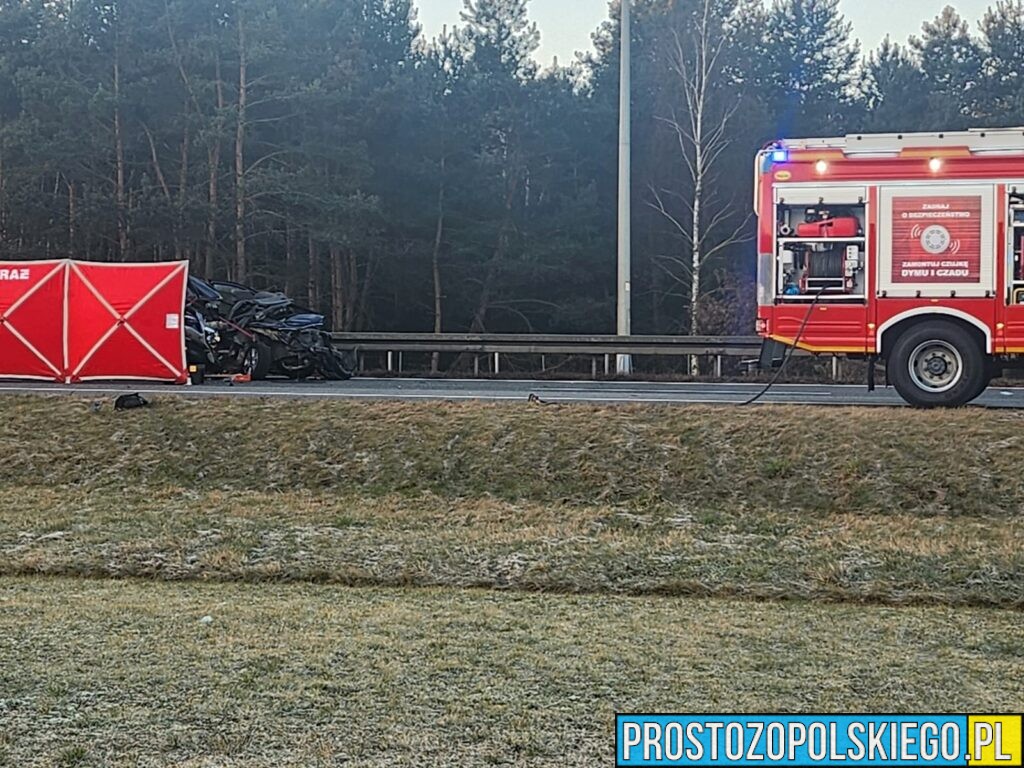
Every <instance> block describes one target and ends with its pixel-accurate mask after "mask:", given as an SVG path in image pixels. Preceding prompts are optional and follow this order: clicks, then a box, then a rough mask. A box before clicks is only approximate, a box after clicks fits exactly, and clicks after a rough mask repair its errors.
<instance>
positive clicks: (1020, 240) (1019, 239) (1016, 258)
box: [1007, 193, 1024, 304]
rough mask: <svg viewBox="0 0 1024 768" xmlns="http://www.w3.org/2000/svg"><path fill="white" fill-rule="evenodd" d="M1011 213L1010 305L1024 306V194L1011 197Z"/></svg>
mask: <svg viewBox="0 0 1024 768" xmlns="http://www.w3.org/2000/svg"><path fill="white" fill-rule="evenodd" d="M1009 213H1010V215H1009V218H1008V219H1007V222H1008V225H1007V230H1008V234H1009V238H1010V250H1009V253H1010V259H1011V260H1010V274H1011V283H1012V284H1011V286H1010V303H1011V304H1024V194H1016V193H1014V194H1011V195H1010V211H1009Z"/></svg>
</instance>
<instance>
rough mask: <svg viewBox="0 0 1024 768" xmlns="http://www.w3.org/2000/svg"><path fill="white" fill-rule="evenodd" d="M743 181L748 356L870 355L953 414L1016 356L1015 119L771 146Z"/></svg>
mask: <svg viewBox="0 0 1024 768" xmlns="http://www.w3.org/2000/svg"><path fill="white" fill-rule="evenodd" d="M755 189H756V192H755V209H756V213H757V216H758V236H757V244H758V283H757V284H758V320H757V326H758V328H757V330H758V333H759V334H760V335H761V336H763V337H764V338H765V340H766V353H765V355H764V356H763V357H762V360H763V361H768V362H774V363H775V364H777V363H778V361H779V359H780V355H779V353H778V351H779V350H780V349H782V348H784V347H797V348H800V349H804V350H807V351H809V352H812V353H823V354H845V355H847V356H850V357H857V358H863V359H866V360H868V361H869V362H870V363H871V365H870V366H869V368H870V369H873V367H874V364H875V362H876V361H879V362H883V363H884V364H885V366H886V375H887V379H888V381H889V382H890V383H891V384H892V385H893V386H894V387H895V388H896V390H897V391H898V392H899V394H900V395H901V396H902V397H903V398H904V399H905V400H906V401H907V402H909V403H911V404H912V405H916V406H920V407H942V406H947V407H956V406H962V405H965V404H967V403H969V402H971V401H972V400H974V399H976V398H977V397H979V396H980V395H981V394H982V392H984V391H985V389H986V388H987V387H988V385H989V384H990V383H991V381H992V379H993V378H994V377H995V376H997V375H999V374H1000V373H1001V372H1002V369H1004V368H1007V367H1015V366H1017V365H1020V364H1021V361H1022V360H1024V128H1015V129H997V130H972V131H962V132H953V133H904V134H875V135H852V136H847V137H845V138H832V139H798V140H792V141H789V140H786V141H779V142H777V143H774V144H772V145H770V146H768V147H767V148H765V149H764V150H763V151H762V152H760V153H759V154H758V157H757V168H756V185H755ZM870 378H871V381H870V384H871V385H873V381H874V377H873V374H872V376H871V377H870Z"/></svg>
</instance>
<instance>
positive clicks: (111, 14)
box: [0, 0, 1024, 333]
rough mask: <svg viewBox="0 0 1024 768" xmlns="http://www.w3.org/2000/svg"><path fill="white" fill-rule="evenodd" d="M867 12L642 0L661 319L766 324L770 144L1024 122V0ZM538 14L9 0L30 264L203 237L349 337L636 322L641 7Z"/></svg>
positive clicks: (476, 4) (1, 153)
mask: <svg viewBox="0 0 1024 768" xmlns="http://www.w3.org/2000/svg"><path fill="white" fill-rule="evenodd" d="M837 4H838V0H774V2H772V3H769V4H765V3H762V2H761V0H636V3H635V5H636V11H635V28H634V31H633V37H634V67H635V71H634V79H635V87H634V141H635V146H634V183H635V188H634V212H635V217H634V272H635V277H634V286H633V295H634V299H633V306H634V313H635V321H634V327H635V330H636V331H637V332H653V333H688V332H691V331H700V332H705V333H748V332H749V331H750V318H751V313H752V306H751V305H752V303H753V291H752V282H753V277H752V270H753V263H754V258H753V251H752V244H751V234H752V218H751V211H750V208H751V198H752V183H753V178H752V177H753V154H754V152H755V151H756V150H757V149H758V148H759V147H760V146H763V145H764V144H765V143H766V142H767V141H770V140H772V139H774V138H778V137H781V136H788V137H795V136H808V135H839V134H843V133H846V132H853V131H897V130H899V131H911V130H930V129H938V130H953V129H958V128H966V127H973V126H979V127H980V126H996V125H1021V124H1024V82H1022V77H1024V68H1022V62H1024V0H1000V1H999V2H996V3H995V4H994V5H993V6H992V7H991V8H990V9H989V10H988V12H987V13H985V14H984V16H983V18H982V19H980V20H967V19H963V18H961V17H960V16H959V15H958V14H957V12H956V11H955V10H954V9H952V8H946V9H945V10H942V11H941V13H940V14H939V16H938V17H937V18H935V19H934V20H932V21H928V22H926V23H924V24H923V26H922V29H921V33H920V34H919V35H918V36H916V37H914V38H912V39H911V40H910V41H909V42H908V43H907V44H900V43H896V42H892V41H888V40H887V41H886V42H885V43H884V44H883V45H882V46H881V48H879V49H878V50H875V51H871V52H865V51H862V50H861V49H860V48H859V46H858V44H857V42H856V41H855V40H854V39H853V37H852V31H851V27H850V25H849V24H848V23H847V21H846V20H845V19H844V18H843V17H842V15H841V14H840V13H839V11H838V8H837ZM878 5H879V6H881V5H883V4H882V3H878ZM528 14H529V8H528V4H527V0H465V10H464V12H463V14H462V22H461V23H460V24H459V25H458V26H457V27H455V28H452V29H449V30H446V31H445V32H444V33H443V34H442V35H441V36H439V37H438V38H436V39H433V40H426V39H424V37H423V35H422V34H421V31H420V29H419V27H418V25H417V22H416V15H415V10H414V8H413V7H411V3H410V0H0V258H3V259H20V258H32V259H36V258H53V257H65V256H74V257H76V258H84V259H96V260H107V261H117V260H155V259H189V260H190V261H191V262H192V265H193V270H194V271H195V272H196V273H197V274H200V275H206V276H210V277H219V278H231V279H235V280H238V281H241V282H249V283H253V284H256V285H258V286H264V287H276V288H280V289H283V290H286V291H287V292H289V293H290V294H292V295H293V296H295V297H296V298H298V299H300V300H302V301H305V302H307V303H308V304H309V305H311V306H313V307H316V308H318V309H321V310H323V311H324V312H325V313H326V314H328V315H329V316H330V317H331V318H332V321H333V324H334V326H335V327H336V328H338V329H349V330H362V329H375V330H401V331H429V330H445V331H466V330H474V331H492V332H498V331H518V332H528V331H536V332H566V333H572V332H611V331H613V329H614V322H615V210H616V205H615V193H616V144H617V123H616V121H617V112H616V109H617V99H618V27H617V23H616V21H615V19H616V18H617V7H616V6H615V5H614V4H613V5H612V7H611V9H610V15H609V21H608V22H606V23H605V24H604V25H603V26H602V27H601V28H600V29H598V30H597V31H596V32H595V35H594V39H595V52H593V53H590V54H586V55H583V56H581V57H580V58H578V60H576V61H573V62H562V63H561V64H559V63H555V64H554V65H551V66H540V65H538V64H537V63H535V60H534V54H535V52H536V50H537V46H538V43H539V32H538V30H537V28H536V27H535V26H534V25H533V24H532V23H531V22H530V20H529V15H528ZM695 278H696V279H695ZM694 307H695V308H694Z"/></svg>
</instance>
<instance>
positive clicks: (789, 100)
mask: <svg viewBox="0 0 1024 768" xmlns="http://www.w3.org/2000/svg"><path fill="white" fill-rule="evenodd" d="M851 34H852V26H851V24H850V23H849V22H848V21H847V20H846V19H845V17H844V16H843V15H842V14H841V13H840V12H839V0H775V3H774V5H773V6H772V9H771V11H770V13H769V15H768V20H767V25H766V35H765V39H766V41H767V55H768V60H769V62H770V63H771V71H772V78H773V81H774V82H773V83H772V85H773V86H774V87H773V88H772V90H771V101H772V103H773V104H775V105H776V115H777V122H778V125H779V128H780V134H781V135H784V136H791V137H795V136H812V135H830V136H831V135H837V134H841V133H843V132H845V131H846V130H847V129H848V127H849V126H850V124H851V123H852V122H854V121H855V119H856V86H857V83H856V81H855V78H856V73H857V70H858V63H859V51H860V48H859V44H858V43H856V42H854V41H852V40H851Z"/></svg>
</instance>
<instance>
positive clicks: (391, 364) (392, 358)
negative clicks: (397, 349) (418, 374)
mask: <svg viewBox="0 0 1024 768" xmlns="http://www.w3.org/2000/svg"><path fill="white" fill-rule="evenodd" d="M394 369H395V353H394V352H390V351H389V352H388V373H391V372H392V371H393V370H394Z"/></svg>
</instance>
